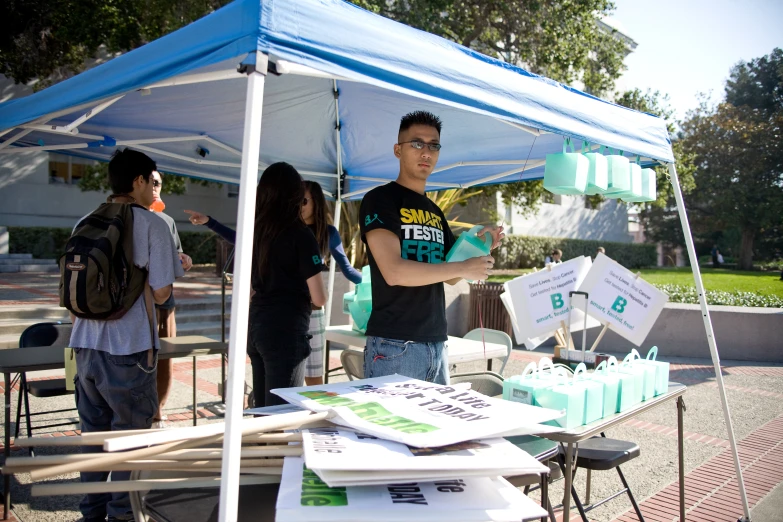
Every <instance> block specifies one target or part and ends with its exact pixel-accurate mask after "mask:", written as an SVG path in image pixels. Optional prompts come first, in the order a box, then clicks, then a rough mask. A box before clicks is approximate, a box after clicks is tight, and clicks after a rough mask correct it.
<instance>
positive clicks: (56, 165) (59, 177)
mask: <svg viewBox="0 0 783 522" xmlns="http://www.w3.org/2000/svg"><path fill="white" fill-rule="evenodd" d="M49 183H70V177H69V176H68V162H67V161H66V162H63V161H50V162H49Z"/></svg>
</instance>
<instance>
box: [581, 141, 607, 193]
mask: <svg viewBox="0 0 783 522" xmlns="http://www.w3.org/2000/svg"><path fill="white" fill-rule="evenodd" d="M588 146H589V144H588V143H587V142H584V144H583V145H582V153H583V154H584V156H585V158H587V161H589V162H590V165H589V167H588V169H587V188H586V189H585V194H587V195H588V196H593V195H595V194H603V193H604V192H606V190H607V189H608V188H609V164H608V163H607V161H606V156H604V155H603V154H601V153H600V152H587V150H589V149H588Z"/></svg>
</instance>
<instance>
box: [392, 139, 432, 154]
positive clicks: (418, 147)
mask: <svg viewBox="0 0 783 522" xmlns="http://www.w3.org/2000/svg"><path fill="white" fill-rule="evenodd" d="M403 143H410V144H411V147H413V148H414V149H416V150H421V149H423V148H424V146H425V145H426V146H427V148H429V149H430V151H432V152H438V151H439V150H440V147H441V145H440V143H424V142H423V141H421V140H411V141H401V142H400V143H398V144H397V145H402V144H403Z"/></svg>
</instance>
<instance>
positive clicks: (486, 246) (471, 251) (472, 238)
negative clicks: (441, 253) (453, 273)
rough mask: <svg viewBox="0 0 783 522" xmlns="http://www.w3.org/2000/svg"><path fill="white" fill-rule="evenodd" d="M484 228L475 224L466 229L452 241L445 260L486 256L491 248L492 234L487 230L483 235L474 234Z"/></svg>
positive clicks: (456, 260)
mask: <svg viewBox="0 0 783 522" xmlns="http://www.w3.org/2000/svg"><path fill="white" fill-rule="evenodd" d="M482 228H484V227H483V226H481V225H476V226H475V227H473V228H471V229H470V230H468V231H465V232H463V233H462V234H460V235H459V237H458V238H457V241H456V242H454V246H453V247H451V250H449V253H448V254H447V255H446V262H447V263H451V262H458V261H465V260H466V259H472V258H474V257H482V256H488V255H489V253H490V251H491V250H492V234H490V233H489V232H487V233H485V234H484V237H478V236H477V235H476V234H477V233H478V232H479V231H480V230H481V229H482Z"/></svg>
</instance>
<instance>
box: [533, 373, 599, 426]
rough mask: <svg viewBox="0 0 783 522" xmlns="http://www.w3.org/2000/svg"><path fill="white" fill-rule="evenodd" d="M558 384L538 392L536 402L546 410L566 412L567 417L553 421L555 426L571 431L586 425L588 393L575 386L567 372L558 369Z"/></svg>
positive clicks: (581, 387) (582, 388)
mask: <svg viewBox="0 0 783 522" xmlns="http://www.w3.org/2000/svg"><path fill="white" fill-rule="evenodd" d="M555 374H556V376H557V381H558V382H557V384H555V385H554V386H551V387H549V388H544V389H541V390H538V392H537V393H536V400H537V401H538V404H539V405H540V406H542V407H544V408H550V409H553V410H561V411H565V416H564V417H560V418H559V419H556V420H554V421H551V423H552V424H553V425H557V426H560V427H561V428H565V429H567V430H570V429H572V428H577V427H579V426H582V425H583V424H584V419H585V401H586V395H587V394H586V391H585V388H584V387H583V386H574V380H573V379H569V378H568V376H567V375H566V373H565V370H562V369H560V368H558V369H557V370H556V372H555Z"/></svg>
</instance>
